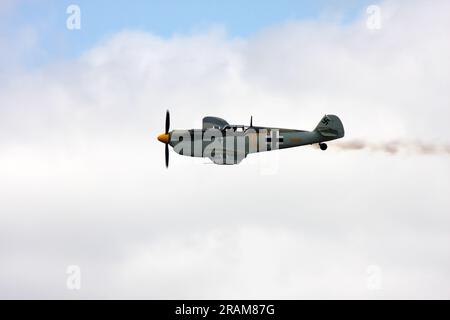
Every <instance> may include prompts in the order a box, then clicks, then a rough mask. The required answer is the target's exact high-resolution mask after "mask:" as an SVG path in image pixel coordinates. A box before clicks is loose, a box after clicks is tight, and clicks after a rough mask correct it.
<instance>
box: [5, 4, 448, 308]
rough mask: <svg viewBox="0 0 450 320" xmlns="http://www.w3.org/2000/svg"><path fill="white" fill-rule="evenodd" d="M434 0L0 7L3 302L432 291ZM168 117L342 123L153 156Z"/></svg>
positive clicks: (444, 13)
mask: <svg viewBox="0 0 450 320" xmlns="http://www.w3.org/2000/svg"><path fill="white" fill-rule="evenodd" d="M70 4H76V5H78V7H79V8H80V10H81V18H80V19H81V20H80V21H81V29H79V30H77V29H76V30H69V29H67V27H66V22H67V19H68V17H69V15H70V14H67V13H66V9H67V7H68V6H69V5H70ZM373 6H375V7H373ZM370 8H371V9H370ZM374 8H375V11H376V12H378V14H379V16H377V19H375V20H373V19H374V16H373V12H374V11H373V10H374ZM448 12H450V4H449V2H448V1H444V0H442V1H435V2H434V4H433V6H430V5H429V4H428V3H427V1H420V0H414V1H400V0H399V1H395V0H390V1H389V0H388V1H379V2H368V1H367V2H366V1H341V2H339V4H337V3H336V2H332V1H281V2H277V3H276V4H275V3H271V4H269V3H261V1H259V2H256V1H255V2H251V1H250V2H246V5H242V4H241V3H238V2H237V1H236V2H235V1H227V2H218V1H217V2H211V1H193V2H190V4H189V5H187V4H186V2H181V1H179V2H176V1H164V2H163V1H161V2H156V1H155V2H152V1H134V2H133V4H132V5H130V4H129V3H127V2H126V1H115V2H114V4H111V3H109V2H107V1H78V2H77V1H70V2H69V1H51V0H43V1H37V0H35V1H33V0H29V1H26V0H22V1H21V0H17V1H15V0H7V1H2V2H1V4H0V21H1V22H0V27H1V29H0V30H1V31H0V194H1V196H0V262H1V263H0V297H1V298H7V299H14V298H40V299H48V298H63V299H81V298H87V299H96V298H106V299H109V298H124V299H130V298H137V299H167V298H169V299H177V298H178V299H205V298H209V299H215V298H223V299H278V298H286V299H311V298H325V299H335V298H340V299H349V298H357V299H363V298H367V299H382V298H388V299H400V298H401V299H417V298H425V299H429V298H438V299H448V298H449V297H450V289H449V288H450V271H449V270H450V254H449V252H450V217H449V214H448V212H450V199H449V198H448V190H449V187H450V180H449V179H448V177H449V174H450V167H449V159H450V141H449V139H448V137H449V136H450V135H449V133H450V130H449V127H448V125H447V119H448V118H449V116H450V114H449V104H450V93H449V91H448V87H449V83H450V72H449V71H450V63H449V61H448V56H449V55H450V43H449V41H448V39H449V38H450V37H449V31H450V20H449V19H448ZM378 18H379V19H378ZM374 21H375V22H374ZM374 23H375V24H374ZM166 109H170V111H171V115H172V128H173V129H183V128H200V127H201V119H202V118H203V117H204V116H219V117H221V118H224V119H226V120H227V121H228V122H230V123H238V124H247V123H248V122H249V120H250V116H251V115H253V123H254V124H255V125H261V126H264V125H267V126H271V127H284V128H296V129H306V130H312V129H313V128H314V127H315V126H316V125H317V123H318V122H319V120H320V119H321V118H322V116H323V115H324V114H326V113H328V114H336V115H339V117H340V118H341V120H342V121H343V123H344V126H345V129H346V137H345V138H344V139H342V141H336V142H334V143H333V142H331V143H329V148H328V150H327V151H326V152H322V151H320V150H319V149H318V148H316V147H314V146H307V147H302V148H294V149H289V150H280V151H274V152H270V153H264V154H256V155H250V156H249V157H247V159H245V160H244V161H243V162H242V163H241V164H239V165H237V166H217V165H210V164H208V163H209V160H208V159H193V158H189V157H183V156H180V155H177V154H175V153H173V152H171V158H170V168H169V170H166V169H165V167H164V146H163V145H162V144H161V143H160V142H158V141H157V140H156V137H157V136H158V134H160V133H162V131H163V130H164V116H165V111H166ZM74 270H75V273H74ZM74 276H76V279H78V280H79V281H78V280H77V281H78V282H77V281H75V282H73V279H74ZM74 283H75V284H77V285H75V287H74V286H73V284H74ZM78 285H79V286H78Z"/></svg>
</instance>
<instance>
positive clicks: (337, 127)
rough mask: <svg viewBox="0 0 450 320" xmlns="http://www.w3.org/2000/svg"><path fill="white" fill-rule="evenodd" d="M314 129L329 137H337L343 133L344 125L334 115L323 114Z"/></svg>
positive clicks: (340, 136)
mask: <svg viewBox="0 0 450 320" xmlns="http://www.w3.org/2000/svg"><path fill="white" fill-rule="evenodd" d="M314 131H316V132H318V133H320V134H321V135H322V136H323V137H325V138H330V139H339V138H342V137H343V136H344V135H345V131H344V126H343V125H342V122H341V120H340V119H339V118H338V117H337V116H335V115H325V116H324V117H323V118H322V120H320V122H319V124H318V125H317V127H316V128H315V129H314Z"/></svg>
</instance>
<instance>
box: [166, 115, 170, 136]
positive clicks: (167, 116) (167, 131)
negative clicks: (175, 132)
mask: <svg viewBox="0 0 450 320" xmlns="http://www.w3.org/2000/svg"><path fill="white" fill-rule="evenodd" d="M169 130H170V113H169V110H167V111H166V134H168V133H169Z"/></svg>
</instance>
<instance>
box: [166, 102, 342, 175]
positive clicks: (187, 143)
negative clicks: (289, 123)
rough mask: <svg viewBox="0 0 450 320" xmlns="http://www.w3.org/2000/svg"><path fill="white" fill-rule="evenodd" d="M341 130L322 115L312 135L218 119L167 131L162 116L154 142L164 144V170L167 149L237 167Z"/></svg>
mask: <svg viewBox="0 0 450 320" xmlns="http://www.w3.org/2000/svg"><path fill="white" fill-rule="evenodd" d="M344 135H345V131H344V126H343V124H342V122H341V120H340V119H339V117H337V116H335V115H325V116H324V117H323V118H322V119H321V120H320V122H319V124H318V125H317V126H316V128H315V129H314V130H313V131H304V130H296V129H282V128H271V127H259V126H253V116H252V117H251V118H250V126H245V125H230V124H229V123H228V122H227V121H225V120H224V119H221V118H218V117H210V116H209V117H204V118H203V128H202V129H190V130H172V131H170V113H169V110H167V112H166V125H165V133H163V134H161V135H159V136H158V140H159V141H160V142H162V143H164V144H165V160H166V168H168V167H169V146H171V147H172V148H173V150H174V151H175V152H176V153H178V154H180V155H183V156H189V157H202V158H209V159H210V160H211V161H212V162H213V163H214V164H218V165H234V164H239V163H240V162H241V161H242V160H243V159H245V158H246V157H247V156H248V155H249V154H252V153H257V152H264V151H273V150H278V149H286V148H293V147H299V146H304V145H311V144H319V146H320V149H321V150H324V151H325V150H327V148H328V146H327V144H326V143H325V142H328V141H331V140H336V139H340V138H343V137H344Z"/></svg>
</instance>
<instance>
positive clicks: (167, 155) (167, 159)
mask: <svg viewBox="0 0 450 320" xmlns="http://www.w3.org/2000/svg"><path fill="white" fill-rule="evenodd" d="M166 168H169V145H168V144H166Z"/></svg>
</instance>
